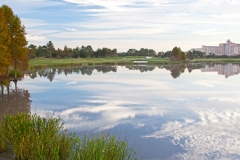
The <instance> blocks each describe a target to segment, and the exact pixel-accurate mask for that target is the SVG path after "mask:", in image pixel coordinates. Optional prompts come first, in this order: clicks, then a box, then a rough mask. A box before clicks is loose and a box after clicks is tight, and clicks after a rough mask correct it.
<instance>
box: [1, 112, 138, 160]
mask: <svg viewBox="0 0 240 160" xmlns="http://www.w3.org/2000/svg"><path fill="white" fill-rule="evenodd" d="M7 146H9V147H10V148H11V149H12V150H13V153H14V157H15V159H17V160H22V159H33V160H34V159H36V157H37V159H51V160H59V159H66V160H68V159H69V160H77V159H81V160H89V159H92V160H94V159H106V160H115V159H118V160H130V159H131V160H132V159H135V158H134V155H135V151H134V150H133V149H132V148H128V145H127V141H126V140H123V141H121V140H119V139H117V138H116V137H115V136H112V135H105V134H101V135H100V136H88V135H85V137H84V138H83V139H80V138H78V137H77V136H76V134H75V133H69V132H67V130H65V129H64V126H63V123H61V121H60V119H58V118H53V117H50V118H42V117H40V116H37V115H35V114H34V115H31V114H23V113H18V114H17V115H15V116H5V118H4V120H3V121H2V122H1V123H0V152H2V151H5V150H6V147H7Z"/></svg>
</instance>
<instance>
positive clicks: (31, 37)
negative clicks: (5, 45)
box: [26, 34, 46, 41]
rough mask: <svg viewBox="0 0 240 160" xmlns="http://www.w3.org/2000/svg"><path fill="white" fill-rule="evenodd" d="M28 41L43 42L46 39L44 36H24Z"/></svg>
mask: <svg viewBox="0 0 240 160" xmlns="http://www.w3.org/2000/svg"><path fill="white" fill-rule="evenodd" d="M26 38H27V40H28V41H45V40H46V37H44V36H33V35H29V34H27V35H26Z"/></svg>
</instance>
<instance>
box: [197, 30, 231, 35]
mask: <svg viewBox="0 0 240 160" xmlns="http://www.w3.org/2000/svg"><path fill="white" fill-rule="evenodd" d="M193 33H194V34H197V35H223V34H227V33H229V31H218V29H206V30H200V31H195V32H193Z"/></svg>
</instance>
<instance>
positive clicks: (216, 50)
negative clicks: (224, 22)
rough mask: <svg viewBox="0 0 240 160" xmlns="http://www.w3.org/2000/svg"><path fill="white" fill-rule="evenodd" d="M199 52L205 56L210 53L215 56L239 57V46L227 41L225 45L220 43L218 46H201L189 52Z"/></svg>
mask: <svg viewBox="0 0 240 160" xmlns="http://www.w3.org/2000/svg"><path fill="white" fill-rule="evenodd" d="M193 50H196V51H201V52H205V53H206V55H209V54H210V53H212V54H215V55H218V56H220V55H227V56H234V55H240V44H236V43H233V42H231V41H230V40H227V43H221V44H219V46H202V48H193V49H191V51H193Z"/></svg>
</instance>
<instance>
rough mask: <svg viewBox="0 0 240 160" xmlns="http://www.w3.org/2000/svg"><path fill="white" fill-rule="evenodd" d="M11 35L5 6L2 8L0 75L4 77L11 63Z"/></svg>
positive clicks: (0, 18)
mask: <svg viewBox="0 0 240 160" xmlns="http://www.w3.org/2000/svg"><path fill="white" fill-rule="evenodd" d="M9 45H10V35H9V32H8V25H7V22H6V18H5V16H4V12H3V8H0V77H4V76H5V74H6V72H7V71H8V67H9V66H10V65H11V57H10V53H9Z"/></svg>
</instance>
